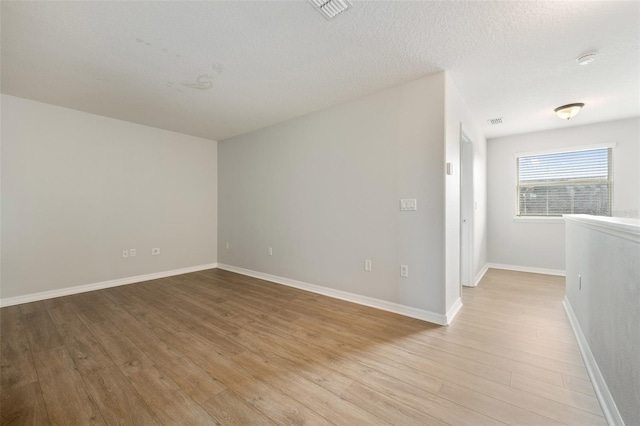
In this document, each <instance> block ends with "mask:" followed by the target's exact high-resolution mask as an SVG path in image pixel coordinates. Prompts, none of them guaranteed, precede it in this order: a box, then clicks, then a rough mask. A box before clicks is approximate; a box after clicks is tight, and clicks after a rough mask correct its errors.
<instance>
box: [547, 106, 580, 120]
mask: <svg viewBox="0 0 640 426" xmlns="http://www.w3.org/2000/svg"><path fill="white" fill-rule="evenodd" d="M583 106H584V104H583V103H575V104H567V105H562V106H559V107H558V108H556V109H554V111H555V112H556V114H557V115H558V117H560V118H562V119H563V120H571V119H572V118H573V117H575V116H576V115H578V113H579V112H580V110H581V109H582V107H583Z"/></svg>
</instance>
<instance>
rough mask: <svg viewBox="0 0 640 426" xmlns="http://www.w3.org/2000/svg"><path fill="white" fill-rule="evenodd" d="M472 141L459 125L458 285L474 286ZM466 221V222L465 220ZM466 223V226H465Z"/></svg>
mask: <svg viewBox="0 0 640 426" xmlns="http://www.w3.org/2000/svg"><path fill="white" fill-rule="evenodd" d="M474 210H475V200H474V193H473V141H472V140H471V139H470V138H469V137H468V136H467V135H466V134H465V133H464V131H463V129H462V124H461V125H460V285H461V286H465V287H474V286H475V282H474V275H473V229H474V226H473V225H474V224H473V222H474V221H473V216H474ZM465 221H466V222H465ZM465 225H466V226H465ZM461 292H462V288H461Z"/></svg>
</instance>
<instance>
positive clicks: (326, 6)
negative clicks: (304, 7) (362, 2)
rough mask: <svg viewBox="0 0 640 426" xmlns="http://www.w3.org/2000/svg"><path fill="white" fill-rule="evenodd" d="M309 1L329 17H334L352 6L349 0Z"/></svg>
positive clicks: (323, 14)
mask: <svg viewBox="0 0 640 426" xmlns="http://www.w3.org/2000/svg"><path fill="white" fill-rule="evenodd" d="M309 3H311V4H312V5H313V7H314V8H315V9H316V10H317V11H318V12H320V13H322V16H324V17H325V18H327V19H333V18H335V17H336V16H338V15H340V14H341V13H342V12H344V11H346V10H347V9H349V8H350V7H351V3H350V2H349V0H309Z"/></svg>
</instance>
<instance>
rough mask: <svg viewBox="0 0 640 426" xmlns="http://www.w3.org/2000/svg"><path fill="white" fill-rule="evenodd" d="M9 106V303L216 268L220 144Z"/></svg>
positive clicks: (32, 105)
mask: <svg viewBox="0 0 640 426" xmlns="http://www.w3.org/2000/svg"><path fill="white" fill-rule="evenodd" d="M1 102H2V130H1V132H2V133H1V136H2V181H1V182H2V216H1V217H2V265H1V266H2V272H1V286H0V291H1V297H2V298H3V299H6V298H11V297H16V296H23V295H28V294H33V293H39V292H44V291H51V290H58V289H62V288H66V287H72V286H78V285H84V284H92V283H97V282H102V281H107V280H113V279H117V278H124V277H131V276H136V275H141V274H147V273H153V272H160V271H166V270H172V269H176V268H183V267H189V266H197V265H203V264H210V263H214V262H216V257H217V253H216V250H217V247H216V240H217V234H216V233H217V229H216V227H217V170H216V167H217V143H216V142H214V141H210V140H206V139H201V138H197V137H192V136H186V135H182V134H178V133H173V132H169V131H165V130H160V129H156V128H151V127H146V126H141V125H137V124H133V123H129V122H125V121H119V120H114V119H110V118H105V117H102V116H98V115H92V114H87V113H83V112H79V111H75V110H71V109H66V108H61V107H57V106H53V105H47V104H43V103H39V102H34V101H30V100H26V99H21V98H16V97H12V96H6V95H3V96H2V101H1ZM152 247H160V248H161V255H159V256H153V257H152V256H151V248H152ZM129 248H136V249H137V256H136V257H134V258H128V259H123V257H122V250H123V249H129Z"/></svg>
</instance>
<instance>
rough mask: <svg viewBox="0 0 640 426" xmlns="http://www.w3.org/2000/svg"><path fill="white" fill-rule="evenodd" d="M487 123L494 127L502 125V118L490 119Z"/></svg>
mask: <svg viewBox="0 0 640 426" xmlns="http://www.w3.org/2000/svg"><path fill="white" fill-rule="evenodd" d="M487 123H489V124H491V125H492V126H493V125H495V124H502V117H498V118H490V119H489V120H487Z"/></svg>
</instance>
